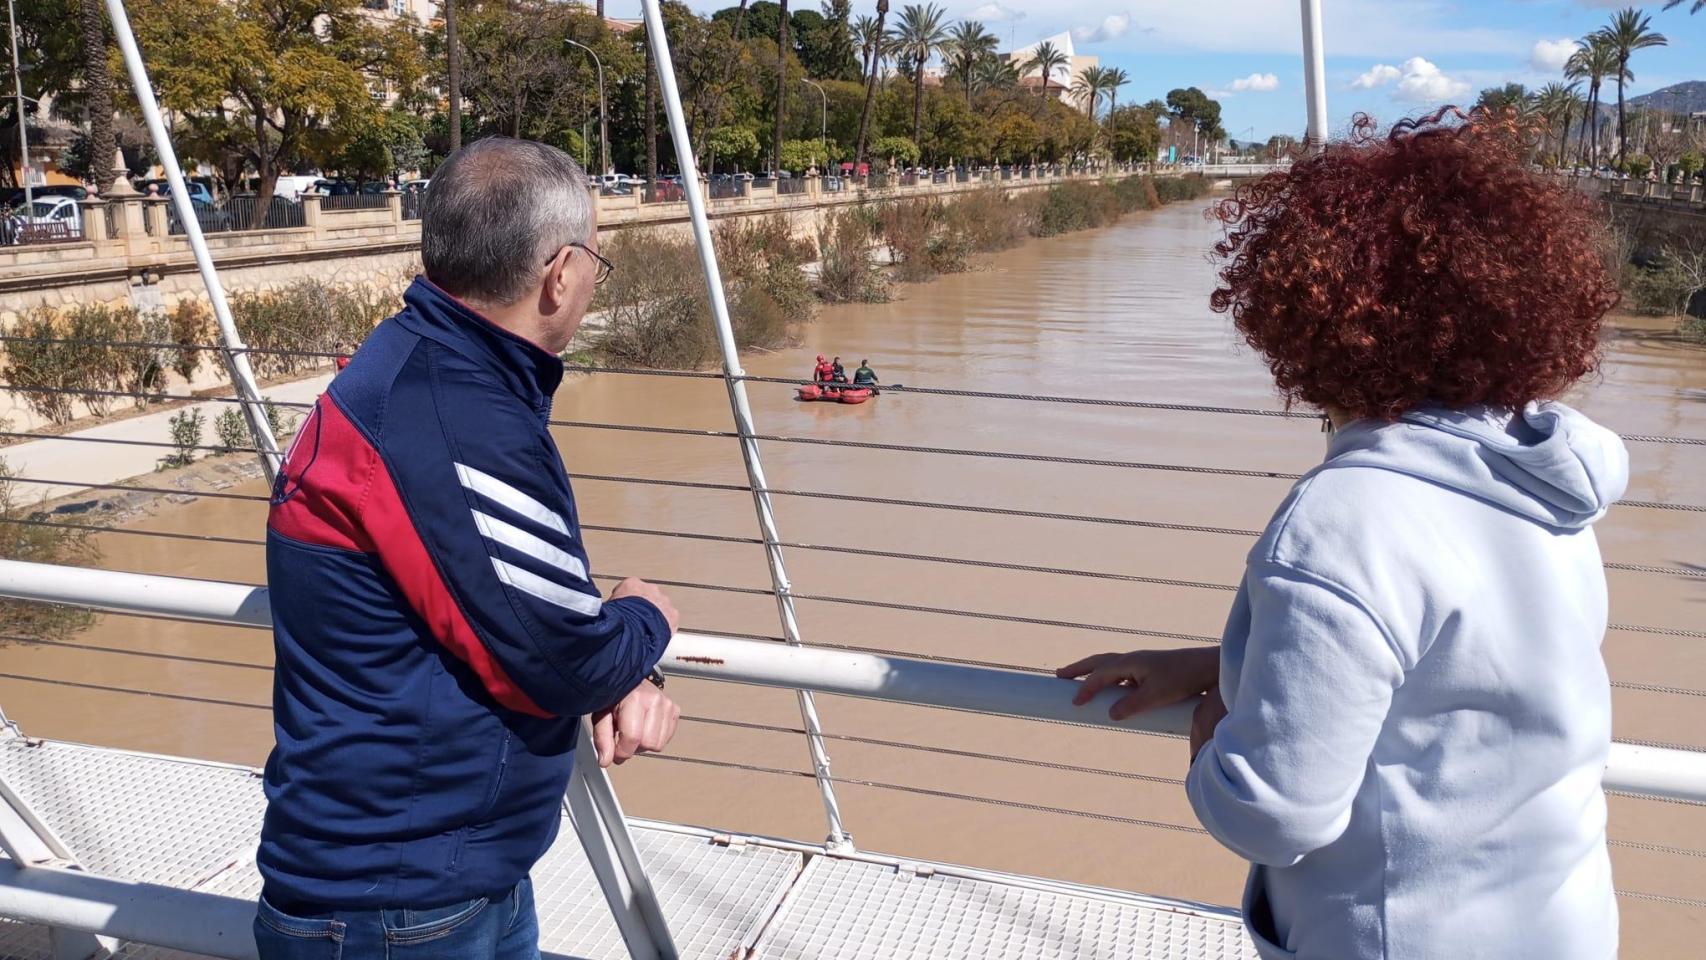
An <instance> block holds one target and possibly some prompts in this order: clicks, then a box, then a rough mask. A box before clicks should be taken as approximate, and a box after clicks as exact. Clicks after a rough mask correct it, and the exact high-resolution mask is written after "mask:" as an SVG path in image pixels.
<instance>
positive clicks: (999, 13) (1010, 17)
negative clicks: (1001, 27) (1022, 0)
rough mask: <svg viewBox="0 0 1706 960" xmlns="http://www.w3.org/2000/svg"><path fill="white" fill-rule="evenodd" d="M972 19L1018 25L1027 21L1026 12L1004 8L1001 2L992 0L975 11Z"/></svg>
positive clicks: (972, 13)
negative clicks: (1021, 21) (1024, 20)
mask: <svg viewBox="0 0 1706 960" xmlns="http://www.w3.org/2000/svg"><path fill="white" fill-rule="evenodd" d="M971 19H973V20H982V21H983V22H984V23H1017V22H1019V21H1020V20H1023V19H1025V11H1023V10H1015V9H1013V8H1012V7H1004V6H1002V5H1001V3H1000V0H991V2H989V3H986V4H984V5H983V6H981V7H978V8H977V9H976V10H973V11H972V12H971Z"/></svg>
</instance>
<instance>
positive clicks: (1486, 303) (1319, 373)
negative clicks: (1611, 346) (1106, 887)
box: [1060, 111, 1628, 960]
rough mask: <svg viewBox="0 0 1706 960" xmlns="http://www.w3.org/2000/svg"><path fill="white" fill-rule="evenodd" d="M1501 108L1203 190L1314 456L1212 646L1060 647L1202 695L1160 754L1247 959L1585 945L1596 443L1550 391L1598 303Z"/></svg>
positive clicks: (1563, 206) (1595, 283)
mask: <svg viewBox="0 0 1706 960" xmlns="http://www.w3.org/2000/svg"><path fill="white" fill-rule="evenodd" d="M1519 133H1520V131H1517V130H1514V129H1511V128H1510V124H1509V122H1508V121H1503V120H1497V121H1495V120H1489V119H1488V118H1485V117H1483V116H1480V115H1472V116H1470V117H1464V116H1463V115H1462V114H1458V113H1456V112H1455V111H1450V112H1448V111H1441V112H1440V113H1439V114H1435V115H1433V116H1432V117H1429V118H1426V119H1423V120H1420V121H1415V122H1407V123H1401V124H1399V125H1398V126H1397V127H1396V128H1395V129H1394V130H1393V131H1392V132H1391V133H1390V134H1389V135H1388V136H1387V137H1384V138H1379V139H1377V138H1375V137H1373V136H1372V135H1371V134H1370V132H1369V124H1368V123H1367V121H1366V120H1363V119H1359V122H1358V125H1357V136H1356V137H1355V138H1353V140H1352V141H1351V142H1350V143H1345V144H1337V145H1333V146H1330V147H1328V148H1327V149H1326V150H1325V151H1324V152H1323V153H1322V154H1320V155H1317V156H1314V157H1311V158H1308V159H1300V160H1299V161H1298V162H1297V163H1296V164H1294V165H1293V166H1292V167H1291V168H1290V169H1289V170H1287V171H1283V172H1280V173H1275V174H1272V175H1269V176H1268V177H1266V178H1264V179H1262V180H1260V181H1258V182H1256V183H1254V184H1252V185H1250V186H1247V187H1245V188H1243V189H1241V190H1240V191H1239V192H1238V194H1237V195H1236V196H1235V197H1233V198H1232V199H1229V200H1225V201H1222V202H1221V203H1220V204H1219V205H1218V206H1217V208H1216V214H1217V216H1218V218H1219V219H1220V220H1221V221H1222V223H1224V224H1225V227H1226V233H1225V236H1224V239H1223V240H1222V241H1221V242H1220V243H1218V244H1216V246H1215V253H1216V255H1217V257H1218V258H1219V259H1220V261H1221V270H1220V274H1219V277H1220V286H1219V288H1218V289H1217V290H1216V291H1215V292H1214V295H1213V297H1212V300H1211V304H1212V306H1213V308H1214V309H1215V310H1217V311H1219V312H1223V313H1230V314H1231V315H1232V318H1233V322H1234V323H1235V325H1236V326H1237V328H1238V330H1239V332H1240V333H1242V334H1243V335H1244V337H1245V339H1246V340H1247V341H1248V342H1249V343H1250V345H1251V346H1253V347H1254V348H1255V349H1256V350H1257V351H1259V352H1260V353H1261V354H1262V356H1263V357H1264V358H1265V359H1266V361H1267V364H1268V367H1269V369H1270V370H1271V371H1272V372H1273V375H1274V378H1275V380H1276V382H1277V384H1278V387H1279V390H1280V392H1281V393H1282V394H1283V395H1284V396H1285V398H1286V400H1287V401H1288V402H1290V403H1301V404H1307V405H1310V406H1313V407H1316V408H1319V409H1321V410H1323V411H1324V412H1325V413H1326V415H1327V416H1328V417H1329V418H1331V420H1332V422H1333V424H1334V426H1335V427H1336V428H1337V431H1336V433H1335V434H1334V435H1333V437H1332V438H1331V440H1330V444H1329V447H1328V450H1327V457H1326V460H1325V462H1324V463H1322V464H1321V466H1319V467H1317V468H1315V469H1314V470H1312V471H1310V472H1309V473H1308V474H1307V475H1306V476H1305V477H1304V478H1303V479H1302V480H1300V481H1299V482H1298V483H1297V485H1296V486H1294V487H1293V488H1292V490H1291V493H1290V495H1289V496H1287V497H1286V498H1285V500H1284V501H1283V502H1282V503H1281V504H1280V507H1279V510H1278V512H1277V513H1276V514H1275V515H1274V519H1273V520H1272V521H1271V522H1270V523H1269V525H1268V527H1267V530H1266V531H1265V532H1264V533H1263V534H1262V536H1261V538H1260V539H1259V540H1258V541H1257V543H1256V546H1255V548H1254V549H1253V550H1251V551H1250V554H1249V557H1248V559H1247V566H1246V569H1245V574H1244V579H1243V583H1242V585H1241V586H1240V588H1239V592H1238V595H1237V598H1236V599H1235V600H1234V602H1233V605H1232V611H1231V614H1230V616H1229V618H1228V622H1227V625H1226V631H1225V635H1224V640H1223V643H1222V644H1221V648H1220V650H1219V651H1218V653H1217V652H1216V651H1213V650H1200V649H1199V650H1178V651H1160V652H1139V653H1132V654H1126V655H1124V656H1120V655H1115V654H1104V655H1102V656H1100V657H1091V658H1089V659H1087V660H1083V661H1080V662H1078V663H1075V664H1072V665H1070V666H1068V667H1063V668H1062V669H1061V670H1060V675H1061V676H1068V677H1084V678H1085V681H1084V683H1083V685H1082V687H1081V689H1080V690H1079V695H1078V701H1079V702H1080V703H1084V702H1088V700H1089V698H1090V697H1091V696H1092V695H1094V693H1095V692H1096V691H1097V690H1100V689H1102V688H1104V687H1107V686H1110V685H1114V684H1124V685H1127V686H1130V687H1131V688H1132V690H1131V691H1130V693H1129V694H1128V695H1127V696H1126V697H1125V698H1124V699H1122V700H1121V701H1119V702H1118V703H1117V704H1116V705H1115V708H1114V713H1115V715H1116V716H1119V717H1123V716H1127V715H1129V714H1131V713H1134V712H1136V711H1138V710H1140V709H1146V708H1148V707H1152V706H1156V705H1160V704H1163V703H1168V702H1176V701H1178V700H1182V699H1184V698H1185V697H1188V696H1190V695H1192V694H1195V693H1199V692H1205V691H1206V694H1207V695H1206V696H1205V697H1204V698H1203V700H1202V703H1201V705H1200V706H1199V707H1198V709H1197V713H1196V719H1195V723H1194V724H1193V732H1192V737H1191V751H1192V756H1193V762H1192V765H1191V770H1190V774H1189V777H1188V779H1187V781H1186V785H1187V786H1186V789H1187V793H1188V795H1189V797H1190V801H1191V805H1192V807H1193V808H1194V809H1195V811H1196V813H1197V816H1198V818H1199V819H1200V820H1201V821H1202V824H1203V826H1204V827H1206V828H1207V829H1208V831H1209V832H1210V833H1211V834H1213V835H1214V837H1215V838H1216V839H1217V840H1219V841H1220V842H1221V843H1222V844H1224V845H1225V846H1227V847H1228V848H1229V849H1231V850H1232V851H1233V852H1235V853H1237V854H1239V855H1240V856H1242V857H1244V858H1245V859H1247V860H1249V861H1251V864H1252V867H1251V871H1250V877H1249V881H1248V884H1247V886H1246V889H1245V896H1244V916H1245V922H1246V925H1247V927H1248V928H1249V931H1250V934H1251V936H1252V937H1253V939H1254V940H1255V941H1256V943H1257V946H1258V948H1259V951H1260V953H1261V955H1262V956H1263V957H1268V958H1279V957H1302V958H1333V960H1339V958H1370V957H1378V958H1397V957H1404V958H1433V957H1439V958H1461V957H1488V958H1501V960H1504V958H1518V957H1534V958H1547V960H1571V958H1583V960H1586V958H1596V960H1599V958H1607V957H1612V956H1614V955H1615V954H1616V950H1617V909H1616V904H1615V901H1614V899H1613V896H1614V895H1613V892H1612V884H1611V868H1610V862H1609V859H1608V858H1607V855H1606V850H1605V798H1604V795H1603V793H1602V792H1601V789H1600V776H1601V772H1602V770H1603V767H1604V764H1605V757H1606V753H1607V750H1608V747H1609V743H1610V735H1611V705H1610V690H1609V683H1608V680H1607V677H1606V672H1605V665H1604V662H1603V660H1602V659H1601V656H1600V649H1599V646H1600V640H1601V638H1602V634H1603V633H1604V630H1605V623H1606V586H1605V576H1604V571H1603V569H1602V567H1601V562H1600V555H1599V549H1598V546H1597V544H1596V542H1595V539H1594V534H1593V530H1592V524H1593V522H1594V521H1596V520H1598V519H1599V518H1600V517H1601V516H1602V515H1604V513H1605V511H1606V509H1607V508H1608V507H1609V506H1610V505H1611V504H1612V502H1613V501H1615V500H1616V499H1617V498H1618V497H1619V496H1620V495H1621V494H1622V492H1623V488H1624V484H1625V482H1626V480H1627V475H1628V462H1627V455H1626V454H1625V452H1624V449H1623V445H1622V443H1621V441H1619V439H1618V438H1617V437H1616V436H1615V435H1614V434H1612V433H1611V432H1609V431H1607V430H1605V429H1604V428H1602V427H1599V426H1597V425H1595V424H1594V423H1592V422H1591V421H1589V420H1588V419H1587V418H1586V417H1584V416H1582V415H1581V414H1579V413H1577V412H1576V411H1574V410H1572V409H1570V408H1569V407H1567V406H1564V405H1563V404H1561V403H1558V402H1557V401H1556V400H1555V398H1556V397H1558V396H1560V395H1561V394H1562V393H1564V391H1565V390H1567V389H1568V388H1569V387H1570V385H1571V384H1573V383H1574V382H1576V381H1577V380H1578V379H1579V378H1581V377H1583V376H1584V375H1586V374H1588V373H1589V372H1590V371H1592V370H1594V368H1595V366H1596V364H1597V339H1598V334H1599V326H1600V320H1601V317H1602V316H1603V315H1604V314H1605V312H1606V311H1607V310H1609V309H1610V308H1611V307H1612V306H1613V305H1614V304H1615V303H1616V300H1617V294H1616V289H1615V287H1614V285H1613V283H1612V281H1611V280H1610V278H1609V277H1608V276H1607V273H1606V269H1605V265H1604V259H1603V257H1602V255H1601V252H1600V249H1599V247H1598V246H1597V236H1596V230H1595V224H1594V220H1593V218H1592V214H1591V213H1590V211H1589V210H1588V209H1587V208H1586V207H1585V205H1584V202H1583V201H1582V200H1580V198H1578V197H1577V196H1576V195H1574V194H1572V193H1571V192H1570V191H1569V190H1568V188H1567V187H1566V186H1563V185H1562V183H1561V182H1560V181H1551V180H1548V179H1547V178H1545V177H1544V176H1542V175H1537V174H1532V173H1530V172H1528V171H1527V170H1526V169H1525V166H1524V164H1523V162H1522V144H1521V138H1520V136H1519Z"/></svg>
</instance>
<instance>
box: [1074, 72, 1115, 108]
mask: <svg viewBox="0 0 1706 960" xmlns="http://www.w3.org/2000/svg"><path fill="white" fill-rule="evenodd" d="M1108 80H1109V77H1108V71H1107V69H1106V68H1105V67H1085V68H1084V72H1083V73H1080V74H1079V75H1078V79H1076V80H1074V81H1072V95H1073V97H1075V98H1076V99H1077V100H1078V102H1079V103H1082V104H1084V110H1085V112H1086V113H1088V114H1089V115H1090V119H1091V120H1092V121H1094V120H1095V119H1096V107H1097V106H1098V105H1099V104H1100V103H1101V102H1102V98H1103V97H1105V96H1107V95H1108Z"/></svg>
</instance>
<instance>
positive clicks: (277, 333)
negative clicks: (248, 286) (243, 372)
mask: <svg viewBox="0 0 1706 960" xmlns="http://www.w3.org/2000/svg"><path fill="white" fill-rule="evenodd" d="M393 307H394V304H393V302H392V298H391V297H389V296H387V295H384V294H380V293H377V292H375V291H371V290H367V289H361V288H358V289H354V290H346V289H343V288H340V287H333V286H331V285H329V284H325V283H321V282H320V281H318V280H298V281H296V282H295V283H292V284H290V285H289V286H287V287H283V288H281V289H279V290H273V291H267V292H261V293H239V294H237V295H236V296H234V297H232V298H231V314H232V318H233V319H234V320H235V321H236V324H237V329H238V331H240V332H241V333H242V334H243V339H244V341H245V342H247V344H248V345H249V346H250V347H253V348H255V352H252V353H250V354H249V365H250V366H251V367H252V368H253V369H254V371H255V375H256V376H258V377H261V378H263V379H272V378H276V377H288V376H291V375H293V374H295V373H298V372H299V371H302V370H307V369H312V368H314V367H319V366H324V365H325V363H326V360H325V358H323V357H315V356H304V355H303V354H312V353H332V352H335V351H336V350H338V349H339V345H340V344H345V343H348V344H359V343H360V342H361V341H363V340H365V339H367V335H368V334H369V333H371V332H372V331H373V328H374V327H375V326H377V325H378V324H379V321H381V320H383V319H385V317H386V315H387V314H388V313H390V312H391V310H392V309H393Z"/></svg>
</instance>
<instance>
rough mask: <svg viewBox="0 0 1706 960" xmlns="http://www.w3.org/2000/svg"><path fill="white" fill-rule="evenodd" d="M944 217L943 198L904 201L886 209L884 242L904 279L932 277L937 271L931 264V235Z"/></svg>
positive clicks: (884, 213)
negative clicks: (941, 199)
mask: <svg viewBox="0 0 1706 960" xmlns="http://www.w3.org/2000/svg"><path fill="white" fill-rule="evenodd" d="M941 216H942V203H941V201H939V200H901V201H897V202H895V203H889V204H885V205H884V206H883V208H882V222H883V242H884V243H885V244H887V245H888V248H889V258H890V260H892V261H893V262H894V272H895V276H897V277H899V278H900V279H901V280H907V281H918V280H926V279H929V277H931V276H932V275H933V274H934V273H935V270H934V269H933V268H932V266H931V263H930V238H931V236H932V235H934V234H935V232H936V224H937V222H938V221H939V220H940V219H941Z"/></svg>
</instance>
